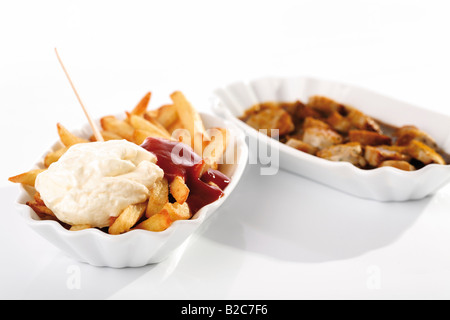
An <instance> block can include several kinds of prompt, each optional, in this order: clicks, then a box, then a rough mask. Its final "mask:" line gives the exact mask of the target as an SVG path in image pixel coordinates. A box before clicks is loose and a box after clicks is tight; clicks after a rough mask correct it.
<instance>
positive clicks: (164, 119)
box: [147, 104, 179, 129]
mask: <svg viewBox="0 0 450 320" xmlns="http://www.w3.org/2000/svg"><path fill="white" fill-rule="evenodd" d="M156 111H157V112H156V114H153V113H149V112H147V114H149V115H150V116H154V117H156V120H158V122H159V123H161V124H162V125H163V127H164V128H166V129H168V128H169V127H170V126H171V125H172V124H174V123H175V122H176V121H177V120H179V118H178V112H177V109H176V107H175V106H174V105H173V104H166V105H163V106H161V107H159V108H158V109H157V110H156Z"/></svg>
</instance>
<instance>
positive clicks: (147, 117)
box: [144, 110, 170, 137]
mask: <svg viewBox="0 0 450 320" xmlns="http://www.w3.org/2000/svg"><path fill="white" fill-rule="evenodd" d="M153 111H156V110H153ZM144 119H145V120H147V121H149V122H150V123H151V124H153V125H154V126H155V127H157V128H158V129H159V130H161V131H162V132H164V134H166V135H167V136H168V137H170V133H169V131H167V129H166V127H164V126H163V125H162V124H161V123H160V122H159V121H158V119H156V115H152V113H151V112H147V113H145V114H144Z"/></svg>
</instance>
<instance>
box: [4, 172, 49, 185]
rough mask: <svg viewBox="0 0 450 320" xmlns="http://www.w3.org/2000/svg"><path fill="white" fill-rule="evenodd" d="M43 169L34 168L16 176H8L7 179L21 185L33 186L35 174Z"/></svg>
mask: <svg viewBox="0 0 450 320" xmlns="http://www.w3.org/2000/svg"><path fill="white" fill-rule="evenodd" d="M44 171H45V169H34V170H30V171H28V172H25V173H22V174H19V175H17V176H14V177H10V178H9V179H8V180H9V181H11V182H14V183H21V184H23V185H27V186H31V187H34V184H35V182H36V178H37V176H38V175H39V174H40V173H42V172H44Z"/></svg>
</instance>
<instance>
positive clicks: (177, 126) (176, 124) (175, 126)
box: [167, 119, 183, 134]
mask: <svg viewBox="0 0 450 320" xmlns="http://www.w3.org/2000/svg"><path fill="white" fill-rule="evenodd" d="M177 129H183V123H182V122H181V119H177V120H176V121H175V122H174V123H172V124H171V125H170V126H168V127H167V131H168V132H170V133H171V134H173V132H174V131H175V130H177Z"/></svg>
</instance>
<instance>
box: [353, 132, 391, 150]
mask: <svg viewBox="0 0 450 320" xmlns="http://www.w3.org/2000/svg"><path fill="white" fill-rule="evenodd" d="M348 138H349V140H350V142H359V143H361V144H362V145H364V146H365V145H371V146H378V145H390V144H391V143H392V139H391V138H390V137H388V136H385V135H383V134H379V133H377V132H374V131H368V130H350V131H349V132H348Z"/></svg>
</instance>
